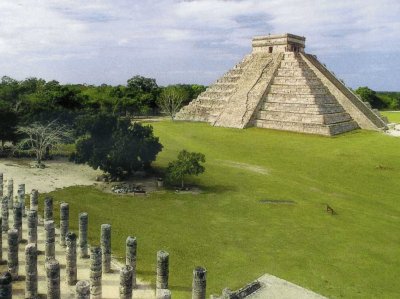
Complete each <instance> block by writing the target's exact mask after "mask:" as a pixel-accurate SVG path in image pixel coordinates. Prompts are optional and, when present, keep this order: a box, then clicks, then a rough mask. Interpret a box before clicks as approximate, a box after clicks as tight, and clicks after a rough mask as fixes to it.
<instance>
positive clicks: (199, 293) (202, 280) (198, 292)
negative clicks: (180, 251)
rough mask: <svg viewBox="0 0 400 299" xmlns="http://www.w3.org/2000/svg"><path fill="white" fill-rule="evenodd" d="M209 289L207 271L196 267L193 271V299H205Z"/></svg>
mask: <svg viewBox="0 0 400 299" xmlns="http://www.w3.org/2000/svg"><path fill="white" fill-rule="evenodd" d="M206 288H207V270H206V269H204V268H202V267H196V268H195V269H194V270H193V283H192V299H205V298H206Z"/></svg>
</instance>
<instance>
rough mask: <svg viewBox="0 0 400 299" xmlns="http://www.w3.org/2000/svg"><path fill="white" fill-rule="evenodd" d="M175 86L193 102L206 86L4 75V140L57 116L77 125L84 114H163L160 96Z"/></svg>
mask: <svg viewBox="0 0 400 299" xmlns="http://www.w3.org/2000/svg"><path fill="white" fill-rule="evenodd" d="M171 87H173V89H174V90H178V91H179V92H180V94H181V95H183V101H182V104H183V105H185V104H187V103H189V102H190V101H191V100H192V99H194V98H196V97H197V96H198V95H199V94H200V93H201V92H203V91H204V90H205V88H206V87H205V86H202V85H197V84H177V85H170V86H166V87H162V86H158V85H157V82H156V80H155V79H152V78H146V77H143V76H134V77H132V78H130V79H129V80H128V81H127V83H126V85H117V86H111V85H107V84H102V85H99V86H95V85H87V84H60V83H59V82H57V81H54V80H53V81H46V80H43V79H39V78H27V79H25V80H22V81H18V80H15V79H13V78H10V77H7V76H3V77H2V78H1V81H0V140H1V143H2V145H4V143H5V142H6V141H12V142H15V141H16V140H17V139H18V134H16V128H17V127H18V126H27V125H29V124H31V123H35V122H39V123H46V122H50V121H54V120H57V123H59V124H66V125H70V126H72V127H74V125H75V123H76V120H77V118H79V117H82V115H83V116H84V115H96V114H99V113H102V114H111V115H114V116H116V117H137V116H149V115H159V114H160V112H161V110H160V107H159V104H158V103H159V102H158V100H159V98H160V95H162V93H163V90H164V89H168V88H171Z"/></svg>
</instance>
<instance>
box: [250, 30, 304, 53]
mask: <svg viewBox="0 0 400 299" xmlns="http://www.w3.org/2000/svg"><path fill="white" fill-rule="evenodd" d="M252 46H253V53H257V52H268V53H276V52H304V48H305V47H306V38H305V37H304V36H298V35H294V34H289V33H286V34H276V35H262V36H255V37H253V42H252Z"/></svg>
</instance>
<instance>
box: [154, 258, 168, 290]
mask: <svg viewBox="0 0 400 299" xmlns="http://www.w3.org/2000/svg"><path fill="white" fill-rule="evenodd" d="M168 275H169V253H168V252H166V251H163V250H160V251H158V252H157V280H156V287H157V289H168Z"/></svg>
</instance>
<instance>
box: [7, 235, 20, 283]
mask: <svg viewBox="0 0 400 299" xmlns="http://www.w3.org/2000/svg"><path fill="white" fill-rule="evenodd" d="M7 264H8V271H9V272H10V274H11V276H12V278H13V280H17V279H18V269H19V265H18V230H16V229H10V230H9V231H8V260H7Z"/></svg>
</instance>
